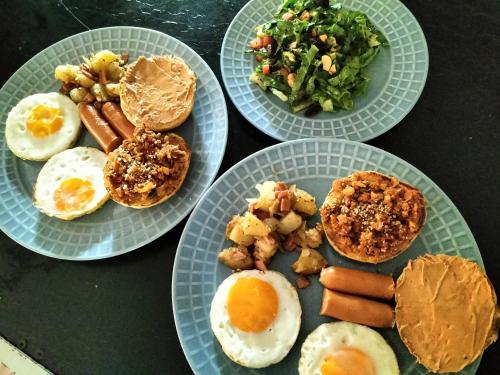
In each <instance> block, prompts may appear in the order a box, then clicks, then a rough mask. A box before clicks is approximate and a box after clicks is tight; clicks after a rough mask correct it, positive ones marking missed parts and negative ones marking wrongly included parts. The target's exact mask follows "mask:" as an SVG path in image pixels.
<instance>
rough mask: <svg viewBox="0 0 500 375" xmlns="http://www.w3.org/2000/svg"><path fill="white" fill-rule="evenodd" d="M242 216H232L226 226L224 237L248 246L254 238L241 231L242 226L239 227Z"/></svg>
mask: <svg viewBox="0 0 500 375" xmlns="http://www.w3.org/2000/svg"><path fill="white" fill-rule="evenodd" d="M241 221H242V217H241V216H239V215H235V216H233V218H232V219H231V221H229V223H228V224H227V227H226V237H227V238H228V239H229V240H231V241H233V242H235V243H237V244H238V245H243V246H250V245H251V244H253V241H254V238H253V237H252V236H249V235H246V234H245V233H243V228H242V227H241Z"/></svg>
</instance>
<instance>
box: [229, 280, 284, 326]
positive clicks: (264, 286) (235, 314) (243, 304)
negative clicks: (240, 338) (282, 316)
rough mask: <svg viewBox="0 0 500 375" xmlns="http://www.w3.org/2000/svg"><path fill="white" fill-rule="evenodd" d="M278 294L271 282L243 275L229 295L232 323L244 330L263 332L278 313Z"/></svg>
mask: <svg viewBox="0 0 500 375" xmlns="http://www.w3.org/2000/svg"><path fill="white" fill-rule="evenodd" d="M278 302H279V301H278V295H277V294H276V291H275V290H274V288H273V287H272V285H271V284H269V283H267V282H265V281H263V280H260V279H257V278H255V277H242V278H240V279H238V280H236V282H235V283H234V285H233V286H232V287H231V289H230V290H229V294H228V296H227V311H228V314H229V319H230V321H231V324H232V325H233V326H235V327H237V328H239V329H240V330H242V331H243V332H251V333H257V332H262V331H263V330H265V329H266V328H267V327H269V326H270V325H271V323H272V322H273V321H274V319H275V318H276V315H277V314H278Z"/></svg>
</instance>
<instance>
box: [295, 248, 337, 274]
mask: <svg viewBox="0 0 500 375" xmlns="http://www.w3.org/2000/svg"><path fill="white" fill-rule="evenodd" d="M327 264H328V263H327V262H326V259H325V258H324V257H323V255H321V254H320V252H319V251H317V250H314V249H307V248H306V249H302V251H301V253H300V256H299V259H297V261H296V262H295V263H294V264H292V269H293V271H294V272H296V273H300V274H302V275H313V274H315V273H318V272H320V271H321V270H322V269H323V268H324V267H326V266H327Z"/></svg>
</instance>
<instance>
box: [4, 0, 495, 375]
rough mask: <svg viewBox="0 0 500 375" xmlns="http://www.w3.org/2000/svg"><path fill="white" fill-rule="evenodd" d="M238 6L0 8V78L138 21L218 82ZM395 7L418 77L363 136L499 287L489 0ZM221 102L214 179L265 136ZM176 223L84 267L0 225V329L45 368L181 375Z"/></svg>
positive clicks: (133, 0)
mask: <svg viewBox="0 0 500 375" xmlns="http://www.w3.org/2000/svg"><path fill="white" fill-rule="evenodd" d="M245 2H246V1H245V0H224V1H222V0H205V1H181V0H178V1H173V0H163V1H158V0H144V1H139V0H129V1H94V0H87V1H75V0H65V1H62V0H61V1H45V2H39V1H36V0H26V1H16V2H9V5H8V6H4V7H3V9H2V11H1V12H0V40H1V43H2V50H1V51H0V66H1V73H0V83H1V84H3V83H4V82H5V81H6V80H7V79H8V78H9V76H10V75H11V74H13V73H14V72H15V70H16V69H17V68H19V67H20V66H21V65H22V64H23V63H24V62H25V61H27V60H28V59H29V58H31V57H32V56H33V55H34V54H35V53H37V52H39V51H40V50H42V49H43V48H45V47H47V46H49V45H51V44H52V43H55V42H57V41H58V40H60V39H62V38H65V37H67V36H70V35H72V34H76V33H79V32H81V31H85V30H87V29H94V28H99V27H104V26H112V25H131V26H142V27H148V28H153V29H156V30H159V31H162V32H165V33H167V34H170V35H172V36H174V37H176V38H179V39H180V40H182V41H183V42H185V43H187V44H188V45H190V46H191V47H192V48H193V49H194V50H195V51H196V52H198V53H199V54H200V55H201V56H202V57H203V58H204V59H205V60H206V61H207V63H208V64H209V65H210V67H211V68H212V69H213V71H214V72H215V74H216V75H217V78H218V79H219V81H221V82H222V80H221V75H220V69H219V53H220V52H219V51H220V48H221V44H222V39H223V37H224V33H225V31H226V29H227V26H228V25H229V22H230V21H231V19H232V18H233V17H234V15H235V14H236V13H237V12H238V10H239V9H240V8H241V7H242V6H243V4H245ZM405 3H406V5H407V6H408V7H409V8H410V10H411V11H412V12H413V14H414V15H415V16H416V18H417V19H418V21H419V22H420V25H421V26H422V28H423V30H424V33H425V35H426V38H427V43H428V46H429V54H430V69H429V76H428V79H427V84H426V87H425V89H424V92H423V94H422V96H421V98H420V100H419V101H418V103H417V105H416V106H415V108H414V109H413V110H412V111H411V112H410V113H409V114H408V116H406V118H405V119H404V120H403V121H401V123H400V124H399V125H397V126H396V127H395V128H393V129H391V130H390V131H389V132H387V133H386V134H384V135H382V136H380V137H378V138H376V139H374V140H372V141H370V142H368V143H370V144H372V145H374V146H377V147H380V148H382V149H384V150H387V151H389V152H391V153H394V154H396V155H397V156H399V157H401V158H403V159H405V160H406V161H408V162H409V163H411V164H413V165H414V166H416V167H417V168H419V169H420V170H421V171H423V172H424V173H425V174H427V175H428V176H429V177H430V178H431V179H433V180H434V181H435V182H436V183H437V184H438V185H439V186H440V187H441V188H442V189H443V190H444V191H445V192H446V193H447V194H448V196H449V197H450V198H451V199H452V200H453V202H454V203H455V204H456V205H457V207H458V209H459V210H460V211H461V213H462V215H463V216H464V217H465V220H466V221H467V223H468V224H469V226H470V228H471V230H472V232H473V233H474V236H475V238H476V241H477V242H478V244H479V248H480V249H481V253H482V256H483V259H484V263H485V265H486V270H487V272H488V274H489V276H490V278H491V281H492V283H493V285H494V286H495V287H496V289H497V291H500V248H499V245H498V243H499V242H498V241H497V240H496V238H497V236H498V234H499V232H500V147H499V145H500V2H499V1H498V0H477V1H472V2H464V1H463V0H450V1H437V0H412V1H405ZM35 79H36V78H35ZM226 100H227V105H228V109H229V141H228V146H227V150H226V154H225V157H224V161H223V164H222V167H221V170H220V172H219V175H220V174H221V173H222V172H224V171H225V170H226V169H228V168H229V167H230V166H232V165H233V164H235V163H236V162H238V161H239V160H241V159H242V158H244V157H245V156H247V155H249V154H252V153H253V152H255V151H257V150H260V149H261V148H264V147H267V146H270V145H272V144H275V143H276V141H275V140H273V139H271V138H269V137H268V136H266V135H264V134H263V133H261V132H260V131H258V130H256V129H255V128H253V127H252V126H251V125H250V124H249V123H248V122H247V121H245V120H244V118H243V117H242V116H241V115H240V114H239V113H238V112H237V111H236V109H235V107H234V106H233V105H232V103H231V101H230V100H229V98H226ZM184 224H185V220H184V221H183V222H181V223H180V224H179V225H177V227H175V228H174V229H173V230H171V231H170V232H169V233H167V234H165V235H164V236H162V237H161V238H159V239H157V240H156V241H154V242H152V243H150V244H149V245H147V246H145V247H143V248H141V249H139V250H136V251H133V252H131V253H129V254H126V255H122V256H119V257H117V258H113V259H107V260H100V261H95V262H84V263H81V262H70V261H61V260H56V259H50V258H46V257H43V256H41V255H38V254H35V253H33V252H31V251H29V250H26V249H24V248H22V247H21V246H19V245H17V244H16V243H15V242H13V241H12V240H10V239H9V238H8V237H7V236H5V235H4V234H3V233H1V232H0V335H3V336H4V337H6V338H7V339H8V340H10V341H11V342H12V343H14V344H15V345H17V346H19V347H21V348H22V349H23V350H24V351H25V352H26V353H28V354H29V355H30V356H32V357H33V358H35V359H36V360H37V361H39V362H40V363H42V364H43V365H45V366H46V367H47V368H49V369H50V370H52V371H54V372H55V373H58V374H121V375H125V374H189V373H191V370H190V368H189V366H188V364H187V362H186V360H185V358H184V355H183V353H182V350H181V347H180V344H179V341H178V338H177V334H176V330H175V326H174V319H173V315H172V306H171V294H170V291H171V276H172V264H173V260H174V255H175V250H176V246H177V242H178V240H179V237H180V235H181V232H182V230H183V228H184ZM498 358H500V345H499V344H496V345H493V346H492V347H491V348H489V349H488V350H487V351H486V352H485V354H484V356H483V360H482V362H481V366H480V368H479V372H478V373H479V374H499V373H500V361H498ZM0 359H1V358H0ZM19 375H23V374H19Z"/></svg>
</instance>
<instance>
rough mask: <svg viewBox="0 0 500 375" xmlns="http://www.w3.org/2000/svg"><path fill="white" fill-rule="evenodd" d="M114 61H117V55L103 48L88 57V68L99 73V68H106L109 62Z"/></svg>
mask: <svg viewBox="0 0 500 375" xmlns="http://www.w3.org/2000/svg"><path fill="white" fill-rule="evenodd" d="M115 61H118V55H115V54H114V53H113V52H111V51H108V50H107V49H104V50H102V51H99V52H97V53H96V54H95V55H93V56H91V57H90V69H92V70H93V71H94V72H96V73H100V72H101V70H103V69H106V67H107V66H108V65H109V64H111V63H112V62H115Z"/></svg>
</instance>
